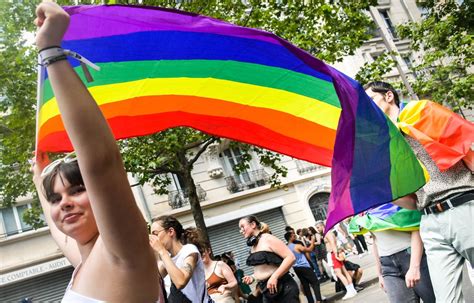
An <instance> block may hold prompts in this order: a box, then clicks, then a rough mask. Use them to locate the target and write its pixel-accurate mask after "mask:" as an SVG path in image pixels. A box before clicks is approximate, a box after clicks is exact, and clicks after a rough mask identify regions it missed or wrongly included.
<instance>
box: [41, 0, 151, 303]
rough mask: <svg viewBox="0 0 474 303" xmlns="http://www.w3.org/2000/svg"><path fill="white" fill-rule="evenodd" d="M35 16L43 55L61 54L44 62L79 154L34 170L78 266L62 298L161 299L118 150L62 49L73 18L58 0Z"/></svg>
mask: <svg viewBox="0 0 474 303" xmlns="http://www.w3.org/2000/svg"><path fill="white" fill-rule="evenodd" d="M36 15H37V18H36V20H35V24H36V25H37V26H38V31H37V34H36V47H37V48H38V49H39V50H40V56H41V55H42V54H43V55H44V54H45V53H44V52H45V51H47V50H48V49H52V48H54V49H55V50H56V51H57V52H58V54H59V55H58V54H56V55H54V54H51V52H49V51H47V53H49V54H50V55H48V56H47V58H46V59H47V60H46V59H45V60H43V62H42V63H43V65H46V66H47V72H48V77H49V80H50V82H51V86H52V88H53V91H54V94H55V96H56V100H57V103H58V106H59V111H60V113H61V118H62V121H63V123H64V126H65V129H66V131H67V134H68V136H69V139H70V140H71V143H72V145H73V147H74V149H75V151H76V154H77V158H75V157H72V156H69V157H66V158H64V159H59V160H56V161H54V162H52V163H50V164H49V165H48V162H49V160H48V159H47V157H46V155H44V154H40V153H38V154H37V155H36V161H35V162H34V163H33V167H32V170H33V173H34V177H33V180H34V183H35V185H36V188H37V190H38V195H39V197H40V201H41V205H42V207H43V210H44V214H45V218H46V221H47V223H48V225H49V227H50V231H51V234H52V236H53V238H54V239H55V241H56V243H57V244H58V246H59V247H60V249H61V250H62V252H63V253H64V255H65V256H66V257H67V258H68V260H69V261H70V262H71V264H72V265H73V266H74V267H76V271H75V274H74V279H73V280H72V281H71V282H72V283H71V284H70V287H69V288H68V290H67V293H66V295H65V297H64V300H63V301H64V302H71V301H74V302H97V301H107V302H119V301H120V302H154V301H157V300H158V298H159V295H160V288H159V287H157V283H158V279H157V277H158V270H157V268H156V265H155V264H156V263H155V262H156V261H155V258H154V255H153V251H152V249H151V248H150V246H149V240H148V234H147V226H146V222H145V220H144V219H143V216H142V214H141V213H140V210H139V209H138V207H137V204H136V203H135V199H134V197H133V194H132V191H131V189H130V185H129V183H128V179H127V174H126V172H125V169H124V167H123V163H122V158H121V156H120V153H119V149H118V147H117V144H116V142H115V139H114V137H113V135H112V133H111V131H110V129H109V127H108V125H107V122H106V120H105V119H104V117H103V116H102V114H101V112H100V109H99V107H98V106H97V103H96V102H95V101H94V99H93V98H92V96H91V95H90V94H89V92H88V91H87V89H86V87H85V86H84V84H83V83H82V82H81V80H80V78H79V77H78V75H77V74H76V73H75V72H74V70H73V69H72V67H71V65H70V64H69V62H68V61H67V60H65V59H66V56H65V55H64V53H62V49H61V48H60V47H59V46H60V45H61V41H62V39H63V35H64V33H65V32H66V30H67V28H68V25H69V15H68V14H67V13H66V12H65V11H64V10H63V9H62V8H61V7H60V6H58V5H57V4H56V3H54V2H43V3H41V4H39V5H38V7H37V9H36ZM42 58H45V57H43V56H42ZM68 238H69V239H68ZM79 265H80V266H79ZM77 298H80V299H77Z"/></svg>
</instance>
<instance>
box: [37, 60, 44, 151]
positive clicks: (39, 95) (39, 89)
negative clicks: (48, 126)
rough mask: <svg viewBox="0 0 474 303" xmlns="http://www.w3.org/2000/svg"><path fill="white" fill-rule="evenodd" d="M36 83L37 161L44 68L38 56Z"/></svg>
mask: <svg viewBox="0 0 474 303" xmlns="http://www.w3.org/2000/svg"><path fill="white" fill-rule="evenodd" d="M37 66H38V81H37V86H36V139H35V158H36V159H38V144H39V112H40V107H41V100H43V83H44V76H45V71H46V69H45V67H44V66H43V65H42V64H41V57H40V55H39V54H38V64H37Z"/></svg>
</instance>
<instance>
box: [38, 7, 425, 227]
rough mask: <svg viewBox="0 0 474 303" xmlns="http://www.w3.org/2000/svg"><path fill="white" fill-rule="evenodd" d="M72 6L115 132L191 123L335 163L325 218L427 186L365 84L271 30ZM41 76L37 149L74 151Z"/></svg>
mask: <svg viewBox="0 0 474 303" xmlns="http://www.w3.org/2000/svg"><path fill="white" fill-rule="evenodd" d="M66 11H67V12H68V13H69V14H70V15H71V24H70V27H69V29H68V31H67V33H66V35H65V37H64V41H63V45H62V47H63V48H65V49H70V50H73V51H75V52H77V53H79V54H81V55H83V56H84V57H86V58H87V59H89V60H90V61H92V62H94V63H95V64H97V65H98V66H100V68H101V71H100V72H95V71H91V72H92V76H93V78H94V79H95V81H94V82H92V83H87V84H86V85H87V87H88V89H89V91H90V92H91V94H92V95H93V97H94V98H95V100H96V101H97V103H98V104H99V106H100V108H101V110H102V111H103V113H104V115H105V117H106V119H107V121H108V123H109V125H110V126H111V129H112V131H113V133H114V135H115V137H116V138H117V139H120V138H127V137H133V136H143V135H148V134H152V133H155V132H158V131H161V130H164V129H167V128H171V127H176V126H188V127H192V128H195V129H198V130H201V131H203V132H206V133H209V134H213V135H217V136H221V137H226V138H229V139H233V140H237V141H242V142H246V143H249V144H254V145H257V146H260V147H263V148H267V149H270V150H273V151H276V152H279V153H282V154H286V155H289V156H292V157H295V158H299V159H303V160H307V161H310V162H313V163H317V164H321V165H325V166H332V167H333V170H332V184H333V187H332V197H331V202H330V206H329V218H328V224H329V225H334V224H335V223H336V222H337V221H340V220H341V219H343V218H345V217H347V216H350V215H352V214H354V213H357V212H361V211H363V210H366V209H368V208H370V207H373V206H375V205H378V204H381V203H385V202H389V201H392V200H393V199H395V198H397V197H400V196H403V195H406V194H408V193H411V192H414V191H415V190H417V189H418V188H420V187H421V186H422V185H423V184H424V183H425V178H424V175H423V172H422V169H421V167H420V166H419V164H418V162H417V160H416V159H415V157H414V155H413V153H412V152H411V149H410V148H409V146H408V145H407V143H406V142H405V141H404V139H403V138H402V136H401V135H400V133H399V132H398V130H397V128H396V127H395V126H394V125H393V124H392V123H391V122H390V121H388V120H387V118H386V117H385V115H384V114H383V113H382V112H381V111H380V110H379V109H378V108H377V107H376V106H375V104H374V103H373V102H372V101H371V99H370V98H369V97H368V96H367V95H366V94H365V92H364V90H363V89H362V87H361V86H360V85H359V83H357V82H356V81H354V80H352V79H350V78H349V77H347V76H345V75H344V74H342V73H340V72H338V71H337V70H335V69H334V68H332V67H330V66H329V65H326V64H325V63H324V62H322V61H320V60H318V59H316V58H314V57H312V56H311V55H309V54H308V53H306V52H304V51H302V50H301V49H298V48H297V47H295V46H293V45H291V44H290V43H288V42H287V41H285V40H283V39H281V38H279V37H277V36H275V35H273V34H271V33H267V32H264V31H260V30H256V29H250V28H244V27H239V26H235V25H232V24H229V23H225V22H222V21H219V20H215V19H212V18H209V17H205V16H200V15H196V14H191V13H186V12H181V11H176V10H167V9H160V8H152V7H138V6H120V5H111V6H75V7H67V8H66ZM70 62H71V64H72V65H73V66H74V67H75V68H76V70H77V73H78V74H79V75H80V76H81V77H82V78H83V79H84V75H83V72H82V70H81V68H80V66H79V63H78V62H77V61H74V60H71V61H70ZM44 83H45V85H44V94H43V98H42V101H41V106H40V112H39V122H38V125H39V133H38V149H39V150H43V151H51V152H60V151H69V150H71V149H72V147H71V143H70V141H69V139H68V137H67V134H66V132H65V131H64V126H63V123H62V121H61V117H60V114H59V110H58V107H57V104H56V102H55V98H54V95H53V92H52V90H51V86H50V83H49V81H48V79H46V80H45V81H44ZM78 114H79V113H78ZM80 114H86V113H80Z"/></svg>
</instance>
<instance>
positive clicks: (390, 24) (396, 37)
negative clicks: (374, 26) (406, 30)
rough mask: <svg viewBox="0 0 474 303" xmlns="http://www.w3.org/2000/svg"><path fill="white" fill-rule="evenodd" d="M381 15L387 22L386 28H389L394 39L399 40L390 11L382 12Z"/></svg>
mask: <svg viewBox="0 0 474 303" xmlns="http://www.w3.org/2000/svg"><path fill="white" fill-rule="evenodd" d="M380 15H381V16H382V18H383V21H384V22H385V26H386V27H387V29H388V31H389V32H390V34H391V35H392V38H393V39H398V36H397V32H396V30H395V27H394V26H393V23H392V20H390V16H389V15H388V11H380Z"/></svg>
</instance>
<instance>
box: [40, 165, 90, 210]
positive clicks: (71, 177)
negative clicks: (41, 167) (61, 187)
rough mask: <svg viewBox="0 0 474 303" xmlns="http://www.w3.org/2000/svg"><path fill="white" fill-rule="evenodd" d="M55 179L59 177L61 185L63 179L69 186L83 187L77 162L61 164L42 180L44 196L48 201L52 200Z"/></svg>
mask: <svg viewBox="0 0 474 303" xmlns="http://www.w3.org/2000/svg"><path fill="white" fill-rule="evenodd" d="M56 177H59V178H60V179H61V182H62V183H63V184H64V179H66V180H67V181H68V182H69V184H71V186H77V185H82V186H84V181H83V180H82V175H81V171H80V170H79V164H78V163H77V161H72V162H61V163H59V164H58V165H57V166H56V167H55V168H54V169H53V171H52V172H51V173H49V174H48V175H46V176H45V177H44V179H43V189H44V195H45V197H46V200H48V201H51V200H52V199H53V195H54V182H55V181H56ZM63 178H64V179H63Z"/></svg>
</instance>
